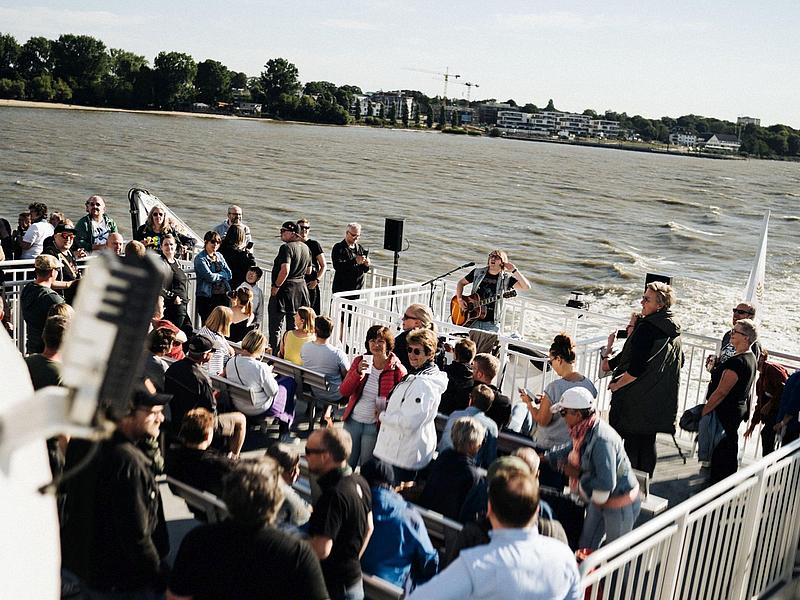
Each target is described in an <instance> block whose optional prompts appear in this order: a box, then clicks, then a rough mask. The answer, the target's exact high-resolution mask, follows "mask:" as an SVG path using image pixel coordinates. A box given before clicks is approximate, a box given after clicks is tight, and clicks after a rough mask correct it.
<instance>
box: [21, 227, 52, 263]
mask: <svg viewBox="0 0 800 600" xmlns="http://www.w3.org/2000/svg"><path fill="white" fill-rule="evenodd" d="M53 233H54V230H53V226H52V225H50V223H48V222H47V221H38V222H36V223H31V226H30V227H28V231H26V232H25V235H24V236H22V241H23V242H27V243H28V244H30V245H31V247H30V248H28V249H27V250H23V251H22V254H21V255H20V258H36V257H37V256H39V255H40V254H41V253H42V250H44V241H45V240H46V239H47V238H49V237H50V236H51V235H53Z"/></svg>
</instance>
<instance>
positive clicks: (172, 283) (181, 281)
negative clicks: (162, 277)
mask: <svg viewBox="0 0 800 600" xmlns="http://www.w3.org/2000/svg"><path fill="white" fill-rule="evenodd" d="M164 262H165V263H167V266H168V267H169V269H170V271H172V275H171V276H170V280H169V284H167V285H166V286H165V288H164V289H166V290H167V291H168V292H172V293H173V294H175V295H176V296H180V299H181V300H183V301H184V302H186V300H187V299H188V298H189V277H187V275H186V273H184V271H183V269H181V265H180V264H179V263H178V261H177V260H174V261H172V262H169V261H168V260H166V259H165V260H164ZM170 303H172V300H167V304H170Z"/></svg>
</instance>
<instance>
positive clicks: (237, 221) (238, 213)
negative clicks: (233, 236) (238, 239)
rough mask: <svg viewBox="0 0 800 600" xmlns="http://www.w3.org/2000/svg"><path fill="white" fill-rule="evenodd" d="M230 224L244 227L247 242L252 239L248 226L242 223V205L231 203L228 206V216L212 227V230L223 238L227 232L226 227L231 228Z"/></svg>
mask: <svg viewBox="0 0 800 600" xmlns="http://www.w3.org/2000/svg"><path fill="white" fill-rule="evenodd" d="M231 225H241V226H242V227H244V238H245V240H246V241H247V243H248V244H249V243H250V242H252V241H253V239H252V238H251V237H250V228H249V227H248V226H247V225H245V224H244V221H242V207H241V206H236V205H231V206H229V207H228V218H227V219H226V220H224V221H223V222H222V223H220V224H219V225H217V226H216V227H214V231H216V232H217V233H218V234H219V237H221V238H222V239H225V235H226V234H227V233H228V229H230V228H231Z"/></svg>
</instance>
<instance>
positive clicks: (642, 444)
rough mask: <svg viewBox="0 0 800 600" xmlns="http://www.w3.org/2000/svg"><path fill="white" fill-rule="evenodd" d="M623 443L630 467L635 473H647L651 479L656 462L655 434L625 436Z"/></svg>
mask: <svg viewBox="0 0 800 600" xmlns="http://www.w3.org/2000/svg"><path fill="white" fill-rule="evenodd" d="M624 442H625V452H626V453H627V454H628V458H629V459H630V461H631V466H632V467H633V468H634V469H636V470H637V471H644V472H645V473H648V474H649V475H650V477H652V476H653V473H654V472H655V470H656V460H658V456H657V454H656V434H655V433H644V434H636V435H630V434H626V435H625V438H624Z"/></svg>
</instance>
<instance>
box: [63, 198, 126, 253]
mask: <svg viewBox="0 0 800 600" xmlns="http://www.w3.org/2000/svg"><path fill="white" fill-rule="evenodd" d="M86 213H87V214H86V216H85V217H82V218H81V219H79V220H78V222H77V224H76V225H75V243H74V248H75V250H78V249H80V248H83V249H84V250H85V251H86V252H91V251H92V250H105V249H106V247H107V245H108V236H109V235H110V234H112V233H114V232H115V231H117V230H118V227H117V224H116V223H115V222H114V219H112V218H111V217H109V216H108V215H107V214H106V201H105V200H103V198H102V197H100V196H90V197H89V199H88V200H87V201H86Z"/></svg>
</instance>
